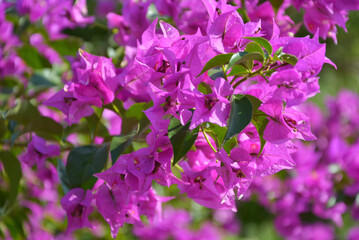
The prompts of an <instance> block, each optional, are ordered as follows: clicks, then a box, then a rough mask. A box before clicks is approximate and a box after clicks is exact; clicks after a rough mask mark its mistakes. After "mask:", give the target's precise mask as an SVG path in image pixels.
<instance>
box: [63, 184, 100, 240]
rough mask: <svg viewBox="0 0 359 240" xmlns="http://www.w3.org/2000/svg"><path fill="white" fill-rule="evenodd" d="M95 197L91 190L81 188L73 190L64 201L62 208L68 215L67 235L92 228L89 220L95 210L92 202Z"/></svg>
mask: <svg viewBox="0 0 359 240" xmlns="http://www.w3.org/2000/svg"><path fill="white" fill-rule="evenodd" d="M92 199H93V195H92V193H91V191H90V190H87V191H85V190H83V189H81V188H74V189H71V190H70V191H69V192H68V193H67V194H66V195H65V196H64V197H63V198H62V199H61V206H62V208H63V209H64V210H65V211H66V214H67V221H68V222H67V233H70V232H72V231H74V230H76V229H79V228H83V227H90V228H92V225H91V223H90V222H89V220H88V215H90V214H91V212H92V210H93V208H92V207H91V201H92Z"/></svg>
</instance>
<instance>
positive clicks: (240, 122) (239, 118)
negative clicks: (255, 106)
mask: <svg viewBox="0 0 359 240" xmlns="http://www.w3.org/2000/svg"><path fill="white" fill-rule="evenodd" d="M251 119H252V104H251V102H250V101H249V100H248V98H247V97H245V96H242V95H235V96H234V97H233V100H232V104H231V113H230V116H229V123H228V129H227V132H226V135H225V137H224V142H226V141H227V140H228V139H230V138H231V137H233V136H234V135H235V134H238V133H240V132H241V131H242V130H243V129H244V128H245V127H246V126H247V125H248V124H249V123H250V122H251Z"/></svg>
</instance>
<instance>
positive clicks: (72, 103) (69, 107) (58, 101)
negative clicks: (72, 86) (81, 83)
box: [44, 89, 94, 125]
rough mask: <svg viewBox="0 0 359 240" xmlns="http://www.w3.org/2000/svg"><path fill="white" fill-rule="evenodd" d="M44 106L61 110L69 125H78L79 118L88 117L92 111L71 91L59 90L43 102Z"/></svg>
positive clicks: (87, 104) (88, 105)
mask: <svg viewBox="0 0 359 240" xmlns="http://www.w3.org/2000/svg"><path fill="white" fill-rule="evenodd" d="M44 105H47V106H50V107H54V108H57V109H59V110H61V111H62V112H63V113H64V114H65V115H66V116H67V117H66V120H67V122H68V123H69V125H71V124H73V123H78V122H79V121H80V120H81V118H83V117H88V116H90V115H91V114H92V113H93V112H94V110H93V108H92V107H91V106H90V104H89V103H88V102H82V101H79V100H78V99H77V98H76V97H75V96H74V94H73V92H72V91H65V90H64V89H61V90H60V91H58V92H57V93H55V94H54V95H53V96H52V97H50V98H49V99H48V100H46V101H45V102H44Z"/></svg>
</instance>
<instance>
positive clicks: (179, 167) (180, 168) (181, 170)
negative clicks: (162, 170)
mask: <svg viewBox="0 0 359 240" xmlns="http://www.w3.org/2000/svg"><path fill="white" fill-rule="evenodd" d="M175 167H176V168H177V169H178V170H179V171H180V172H184V171H183V168H182V167H181V166H179V165H178V164H175Z"/></svg>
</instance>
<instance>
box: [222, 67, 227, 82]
mask: <svg viewBox="0 0 359 240" xmlns="http://www.w3.org/2000/svg"><path fill="white" fill-rule="evenodd" d="M222 71H223V75H224V79H225V80H226V81H227V82H228V79H227V73H226V70H225V69H224V65H222Z"/></svg>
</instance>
